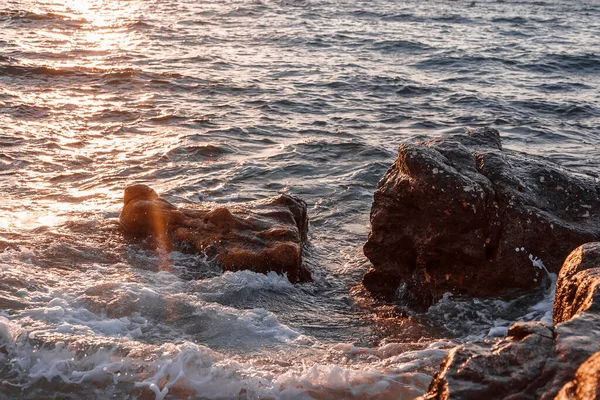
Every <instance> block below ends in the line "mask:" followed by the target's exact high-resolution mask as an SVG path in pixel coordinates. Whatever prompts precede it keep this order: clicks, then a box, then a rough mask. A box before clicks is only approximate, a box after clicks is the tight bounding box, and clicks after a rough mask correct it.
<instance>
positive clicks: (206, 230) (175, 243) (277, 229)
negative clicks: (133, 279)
mask: <svg viewBox="0 0 600 400" xmlns="http://www.w3.org/2000/svg"><path fill="white" fill-rule="evenodd" d="M119 220H120V222H121V225H122V226H123V228H124V230H125V231H126V232H127V233H129V234H132V235H135V236H142V237H143V236H150V237H152V238H153V241H154V244H155V245H156V247H157V248H159V249H162V250H166V251H170V250H171V249H173V248H178V249H181V250H183V251H192V252H205V253H206V254H207V255H208V256H209V257H211V258H212V257H214V258H216V260H217V262H218V264H219V265H220V266H221V268H222V269H223V270H228V271H238V270H245V269H247V270H252V271H255V272H262V273H267V272H269V271H275V272H277V273H279V274H287V276H288V279H289V280H290V281H291V282H304V281H309V280H311V274H310V271H309V270H308V269H307V268H306V267H305V266H304V265H303V263H302V248H303V245H304V243H305V242H306V240H307V232H308V217H307V212H306V204H305V203H304V202H303V201H302V200H300V199H298V198H296V197H293V196H289V195H280V196H276V197H271V198H267V199H264V200H260V201H254V202H249V203H246V204H243V205H234V206H229V207H217V208H213V209H206V208H203V207H201V206H197V207H194V208H187V209H179V208H177V207H175V206H174V205H173V204H171V203H169V202H168V201H167V200H165V199H163V198H161V197H159V196H158V194H157V193H156V192H155V191H154V190H153V189H151V188H150V187H148V186H146V185H132V186H128V187H127V188H126V189H125V194H124V205H123V210H122V211H121V215H120V217H119Z"/></svg>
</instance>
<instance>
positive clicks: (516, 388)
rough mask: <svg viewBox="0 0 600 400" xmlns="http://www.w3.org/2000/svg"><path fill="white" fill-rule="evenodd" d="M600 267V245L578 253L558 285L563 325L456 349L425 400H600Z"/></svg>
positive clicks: (523, 328)
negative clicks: (579, 287)
mask: <svg viewBox="0 0 600 400" xmlns="http://www.w3.org/2000/svg"><path fill="white" fill-rule="evenodd" d="M592 260H595V261H594V262H592ZM586 268H587V269H586ZM598 268H600V243H589V244H586V245H584V246H581V247H579V248H577V249H576V250H575V251H573V253H572V254H571V255H569V257H568V258H567V260H566V261H565V264H564V266H563V268H562V269H561V271H560V277H561V278H560V279H559V281H558V282H557V289H556V293H557V297H556V299H555V303H554V305H555V307H554V312H555V315H554V319H555V321H557V322H558V324H557V325H555V326H554V327H552V326H544V325H543V324H541V323H536V322H528V323H516V324H514V325H513V326H512V327H511V328H510V329H509V331H508V335H507V337H506V339H503V340H500V341H497V342H492V341H484V342H480V343H470V344H466V345H463V346H459V347H456V348H455V349H453V350H452V351H451V352H450V353H449V354H448V356H447V357H446V359H445V360H444V362H443V363H442V365H441V367H440V370H439V372H438V373H437V374H436V375H435V376H434V378H433V380H432V382H431V384H430V386H429V391H428V392H427V394H426V395H424V396H423V397H422V398H421V399H423V400H424V399H428V400H431V399H457V400H460V399H465V400H466V399H482V398H485V399H490V400H491V399H515V400H516V399H542V400H545V399H554V398H558V399H563V400H565V399H586V400H588V399H600V397H599V395H600V392H599V388H600V375H599V374H600V372H599V371H600V353H598V352H599V351H600V310H599V309H598V301H600V298H598V297H597V296H592V297H590V293H597V291H598V290H599V288H600V275H598V273H597V270H598ZM584 275H585V276H586V277H583V276H584ZM577 282H586V285H585V288H584V290H575V292H574V295H571V293H573V291H572V290H571V289H572V285H573V284H574V283H575V284H576V283H577ZM581 304H585V305H586V306H585V307H581V306H579V305H581ZM557 305H560V307H557ZM557 310H558V311H557ZM567 316H568V318H565V317H567ZM563 318H565V319H563Z"/></svg>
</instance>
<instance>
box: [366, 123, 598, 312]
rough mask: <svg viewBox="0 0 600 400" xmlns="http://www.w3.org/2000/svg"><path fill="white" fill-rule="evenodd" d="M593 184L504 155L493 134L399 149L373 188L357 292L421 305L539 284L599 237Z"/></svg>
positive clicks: (530, 159) (473, 133)
mask: <svg viewBox="0 0 600 400" xmlns="http://www.w3.org/2000/svg"><path fill="white" fill-rule="evenodd" d="M599 194H600V185H599V184H598V182H597V181H596V180H595V179H594V178H593V177H591V176H588V175H584V174H577V173H574V172H569V171H567V170H565V169H564V168H562V167H560V166H558V165H557V164H555V163H552V162H551V161H549V160H547V159H545V158H542V157H535V156H532V155H528V154H524V153H520V152H516V151H511V150H506V149H503V148H502V145H501V140H500V135H499V133H498V131H496V130H495V129H491V128H482V129H476V130H470V131H468V132H466V133H463V134H449V135H444V136H442V137H440V138H437V139H434V140H429V141H426V142H406V143H404V144H402V145H401V146H400V148H399V149H398V158H397V159H396V161H395V162H394V164H393V165H392V166H391V167H390V168H389V169H388V171H387V172H386V174H385V176H384V177H383V178H382V179H381V181H380V182H379V183H378V185H377V190H376V192H375V196H374V200H373V206H372V209H371V227H372V228H371V232H370V234H369V238H368V241H367V243H366V244H365V246H364V253H365V255H366V256H367V257H368V258H369V260H370V261H371V263H372V264H373V267H372V268H370V269H369V270H368V271H367V272H366V273H365V275H364V277H363V284H364V286H365V287H366V288H367V289H368V290H369V291H370V292H372V293H374V294H377V295H381V296H382V297H384V298H386V299H388V300H389V299H391V298H393V297H394V296H396V297H402V300H403V301H404V302H405V303H409V304H412V305H413V306H428V305H430V304H431V303H432V302H434V301H436V300H437V299H439V298H440V297H441V296H442V295H443V293H445V292H453V293H455V294H467V295H471V296H495V295H502V294H505V293H507V291H508V290H510V289H529V288H532V287H534V286H536V285H539V283H540V282H539V279H541V278H542V277H543V276H544V275H545V273H544V272H543V271H542V270H541V269H539V268H535V267H534V266H532V260H531V259H530V255H532V257H533V259H534V260H535V258H536V257H537V258H539V259H540V260H543V263H544V264H545V266H546V267H547V268H548V269H549V270H550V271H551V272H558V270H559V269H560V266H561V264H562V261H563V260H564V259H565V257H566V256H567V255H568V254H569V253H570V251H571V250H573V249H574V248H575V247H577V246H579V245H581V244H583V243H586V242H589V241H593V240H596V239H597V238H598V237H600V198H599V197H600V196H599Z"/></svg>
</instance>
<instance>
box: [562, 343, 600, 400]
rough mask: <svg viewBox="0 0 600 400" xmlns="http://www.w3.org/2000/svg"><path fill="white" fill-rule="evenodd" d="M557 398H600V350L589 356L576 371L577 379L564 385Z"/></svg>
mask: <svg viewBox="0 0 600 400" xmlns="http://www.w3.org/2000/svg"><path fill="white" fill-rule="evenodd" d="M556 399H557V400H599V399H600V352H598V353H595V354H594V355H593V356H591V357H590V358H588V359H587V360H586V361H585V362H584V363H583V364H581V366H580V367H579V368H578V369H577V372H576V373H575V379H573V380H572V381H571V382H568V383H567V384H566V385H565V386H563V388H562V390H561V391H560V392H559V393H558V396H556Z"/></svg>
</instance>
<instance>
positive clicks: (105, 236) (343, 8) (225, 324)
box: [0, 0, 600, 399]
mask: <svg viewBox="0 0 600 400" xmlns="http://www.w3.org/2000/svg"><path fill="white" fill-rule="evenodd" d="M599 24H600V4H598V3H597V2H595V1H588V2H567V1H557V0H552V1H546V2H539V1H536V2H531V1H504V2H497V1H477V2H472V1H470V0H469V1H461V0H459V1H451V2H446V1H428V2H421V1H416V0H415V1H392V0H376V1H371V2H361V1H336V2H332V1H242V0H239V1H238V0H236V1H224V0H223V1H221V0H219V1H211V2H197V1H191V0H190V1H187V0H167V1H160V2H158V1H137V0H130V1H117V0H104V1H101V0H81V1H70V0H67V1H58V0H56V1H52V0H45V1H42V0H40V1H34V0H25V1H16V0H6V1H4V2H0V27H1V30H0V32H1V33H2V34H1V35H0V126H1V128H2V129H1V130H0V176H1V177H2V179H0V188H1V190H2V201H1V202H0V398H7V399H13V398H29V399H37V398H52V397H54V398H64V397H68V398H74V399H90V398H98V399H105V398H109V397H114V398H140V399H145V398H150V399H153V398H157V399H174V398H187V397H196V398H206V399H212V398H220V399H231V398H248V399H256V398H273V399H276V398H279V399H288V398H289V399H296V398H300V399H302V398H306V399H311V398H312V399H328V398H363V399H368V398H390V399H392V398H393V399H398V398H401V399H410V398H413V397H415V396H417V395H419V394H422V393H423V392H424V391H425V390H426V388H427V385H428V383H429V380H430V379H431V376H432V375H433V373H434V372H435V371H436V370H437V368H438V366H439V363H440V362H441V360H442V359H443V357H444V356H445V354H446V353H447V351H448V349H450V348H452V346H454V345H456V344H457V343H464V342H466V341H470V340H477V339H483V338H487V339H490V340H493V339H494V338H498V337H502V336H503V335H505V333H506V331H507V329H508V327H509V326H510V324H511V323H513V322H515V321H531V320H542V321H545V322H548V323H550V322H551V306H552V299H553V296H554V294H553V291H552V288H553V283H554V281H555V279H556V277H555V276H552V275H551V274H547V273H546V272H545V271H544V269H543V268H542V267H543V260H538V259H536V257H535V254H530V252H529V251H528V250H527V243H523V248H522V249H521V248H519V249H517V250H518V252H519V253H520V254H522V256H523V257H524V258H530V257H531V258H530V260H531V262H532V268H535V269H536V270H537V271H538V272H539V283H540V288H539V290H538V291H536V292H535V293H530V294H526V295H523V296H521V297H519V298H517V299H514V300H511V301H508V300H506V299H462V298H456V297H453V296H451V295H449V294H448V295H446V296H444V298H443V299H442V300H441V301H440V302H439V303H438V304H436V305H434V306H433V307H432V308H430V309H429V310H428V311H427V312H426V313H422V314H418V313H414V312H407V311H406V310H404V308H403V305H402V304H397V307H396V308H394V307H389V308H386V309H378V311H377V312H373V310H370V309H368V308H366V309H365V308H363V307H362V306H363V305H364V304H365V303H368V299H367V300H366V299H364V298H363V297H362V295H361V294H360V293H362V292H361V291H359V290H356V285H358V284H359V283H360V278H361V276H362V274H363V273H364V271H365V270H366V268H367V267H368V263H367V260H366V259H365V258H364V256H363V255H362V251H361V246H362V244H363V243H364V241H365V239H366V236H367V234H368V230H369V226H368V217H369V210H370V203H371V200H372V195H373V192H374V189H375V185H376V182H377V180H378V179H379V178H380V177H381V176H382V175H383V173H384V172H385V170H386V168H387V166H388V165H389V164H390V163H391V162H392V161H393V159H394V155H395V150H396V148H397V146H398V144H399V143H400V142H401V141H402V140H403V139H405V138H408V137H415V136H416V137H423V138H427V137H432V136H435V135H439V134H441V133H443V132H456V131H462V130H463V129H465V127H467V126H469V127H476V126H481V125H494V126H495V127H496V128H498V129H499V130H500V131H501V134H502V137H503V140H504V145H505V146H506V147H508V148H513V149H518V150H522V151H526V152H530V153H535V154H541V155H546V156H549V157H551V158H553V159H554V160H556V161H558V162H561V163H563V164H564V165H567V166H569V167H572V168H575V169H578V170H579V171H582V172H587V173H591V174H593V175H595V176H597V177H598V176H600V157H599V154H600V151H599V148H600V139H599V136H598V134H597V127H598V125H599V124H600V98H599V97H598V93H600V76H599V75H600V57H599V55H598V48H600V43H599V38H598V35H597V32H598V31H600V25H599ZM130 183H147V184H149V185H151V186H152V187H154V188H155V189H156V190H157V191H158V192H159V193H160V194H162V195H164V196H165V197H166V198H167V199H169V200H170V201H172V202H174V203H177V204H178V205H181V206H185V205H186V204H190V203H197V202H205V203H212V204H215V205H216V204H219V205H222V204H227V203H229V202H238V201H239V202H241V201H246V200H255V199H259V198H263V197H265V196H270V195H274V194H277V193H282V192H283V193H292V194H295V195H299V196H300V197H302V198H303V199H304V200H305V201H306V202H307V204H308V206H309V210H308V211H309V217H310V219H311V230H310V234H309V244H308V246H307V248H306V249H305V254H304V255H305V260H306V263H307V265H308V267H309V268H310V269H311V270H312V272H313V277H314V278H315V280H314V282H312V283H308V284H301V285H292V284H291V283H290V282H289V281H288V280H287V278H286V277H283V276H278V275H276V274H268V275H262V274H255V273H252V272H248V271H240V272H235V273H231V272H228V273H222V272H221V270H220V269H219V268H218V266H217V265H214V263H213V262H211V260H209V259H207V258H206V257H204V256H203V255H188V254H182V253H178V252H174V253H171V254H168V255H167V259H168V261H169V262H168V268H164V263H161V262H160V259H159V257H158V256H157V254H156V253H155V252H154V251H153V250H152V249H151V248H150V246H149V245H148V243H144V242H135V241H128V240H127V239H126V238H124V237H123V235H122V234H121V231H120V229H119V227H118V224H117V216H118V213H119V211H120V207H121V201H122V190H123V188H124V187H125V186H126V185H127V184H130ZM390 315H391V316H394V317H393V318H390Z"/></svg>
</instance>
